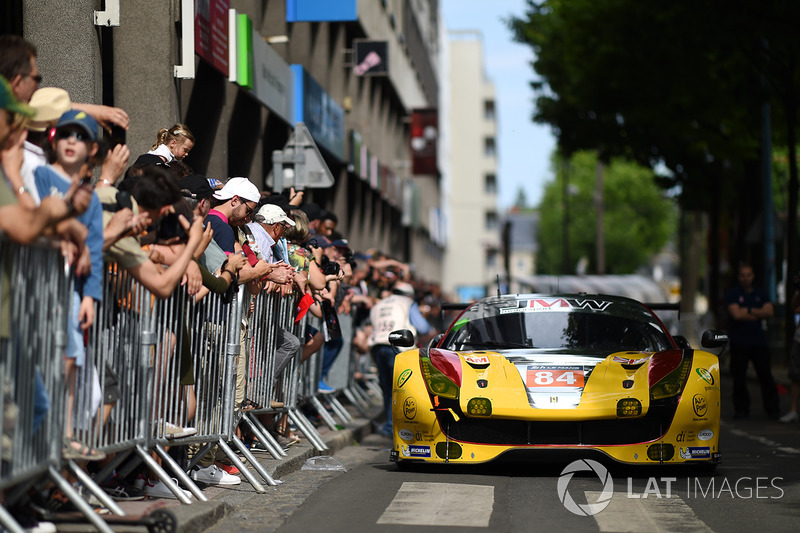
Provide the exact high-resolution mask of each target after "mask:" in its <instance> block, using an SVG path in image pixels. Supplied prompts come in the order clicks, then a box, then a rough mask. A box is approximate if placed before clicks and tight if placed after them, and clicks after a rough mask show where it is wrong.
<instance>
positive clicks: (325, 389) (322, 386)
mask: <svg viewBox="0 0 800 533" xmlns="http://www.w3.org/2000/svg"><path fill="white" fill-rule="evenodd" d="M317 390H318V391H319V392H321V393H322V394H331V393H333V392H336V390H335V389H334V388H333V387H329V386H328V384H327V383H325V382H324V381H322V380H319V385H317Z"/></svg>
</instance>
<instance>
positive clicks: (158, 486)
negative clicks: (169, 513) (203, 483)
mask: <svg viewBox="0 0 800 533" xmlns="http://www.w3.org/2000/svg"><path fill="white" fill-rule="evenodd" d="M172 481H174V482H175V483H176V484H177V483H178V480H177V479H175V478H172ZM180 490H182V491H183V493H184V494H185V495H186V497H187V498H193V497H194V496H193V495H192V493H191V492H189V491H188V490H185V489H180ZM144 491H145V493H146V494H147V497H148V498H169V499H171V500H177V499H178V497H177V496H175V495H174V494H173V493H172V491H171V490H169V488H168V487H167V486H166V485H165V484H164V482H163V481H161V480H158V481H156V482H155V483H153V482H152V481H150V480H149V479H146V480H145V487H144Z"/></svg>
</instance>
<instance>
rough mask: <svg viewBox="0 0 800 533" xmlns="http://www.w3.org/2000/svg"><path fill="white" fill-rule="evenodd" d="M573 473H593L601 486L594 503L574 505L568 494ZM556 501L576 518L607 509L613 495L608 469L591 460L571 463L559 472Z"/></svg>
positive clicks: (612, 485) (611, 480)
mask: <svg viewBox="0 0 800 533" xmlns="http://www.w3.org/2000/svg"><path fill="white" fill-rule="evenodd" d="M575 472H594V473H595V475H596V476H597V477H598V478H599V479H600V482H601V483H602V484H603V491H602V492H601V493H600V496H599V497H598V498H597V501H596V502H594V503H583V504H580V503H575V500H574V499H573V498H572V495H571V494H570V493H569V490H567V489H568V488H569V482H570V481H572V476H574V475H575ZM557 489H558V499H559V500H561V503H563V504H564V507H565V508H566V509H567V511H569V512H570V513H572V514H576V515H578V516H593V515H596V514H597V513H599V512H600V511H602V510H603V509H605V508H606V507H608V504H609V503H611V497H612V496H613V495H614V480H613V479H611V474H609V473H608V469H607V468H606V467H604V466H603V465H601V464H600V463H598V462H597V461H592V460H591V459H579V460H577V461H573V462H571V463H570V464H568V465H567V466H566V468H564V470H562V471H561V475H560V476H559V478H558V485H557Z"/></svg>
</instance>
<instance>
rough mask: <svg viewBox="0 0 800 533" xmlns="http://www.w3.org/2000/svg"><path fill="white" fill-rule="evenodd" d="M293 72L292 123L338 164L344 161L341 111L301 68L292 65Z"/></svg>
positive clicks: (315, 81) (342, 116)
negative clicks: (302, 128)
mask: <svg viewBox="0 0 800 533" xmlns="http://www.w3.org/2000/svg"><path fill="white" fill-rule="evenodd" d="M292 71H293V72H294V90H295V93H294V122H303V123H304V124H305V125H306V127H307V128H308V131H309V132H311V136H312V137H313V138H314V141H316V143H317V144H318V145H319V146H322V147H323V148H325V149H326V150H327V151H328V152H330V153H331V154H332V155H334V156H335V157H337V158H338V159H339V160H341V161H346V160H347V154H346V153H345V150H344V145H345V128H344V109H342V107H341V106H340V105H339V104H337V103H336V101H335V100H334V99H333V97H332V96H331V95H329V94H328V93H327V92H325V89H323V88H322V85H320V84H319V83H318V82H317V80H315V79H314V78H312V77H311V75H310V74H309V73H308V71H306V69H304V68H303V66H302V65H292Z"/></svg>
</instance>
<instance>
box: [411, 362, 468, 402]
mask: <svg viewBox="0 0 800 533" xmlns="http://www.w3.org/2000/svg"><path fill="white" fill-rule="evenodd" d="M431 351H433V350H431ZM455 357H456V358H457V356H455ZM459 365H460V362H459ZM420 367H421V369H422V377H423V378H424V379H425V384H426V385H427V386H428V391H429V392H430V393H431V394H433V395H436V396H441V397H442V398H448V399H451V400H457V399H458V392H459V390H460V387H459V385H460V384H461V375H460V370H461V368H460V366H459V368H458V370H459V374H458V375H457V376H456V375H453V373H452V372H451V375H450V376H448V375H446V374H445V373H444V372H443V371H442V370H440V369H439V368H437V367H436V366H434V363H433V362H432V361H431V358H430V357H425V356H423V355H420ZM445 368H446V369H447V368H448V367H447V366H445ZM456 379H457V380H458V383H456Z"/></svg>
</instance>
